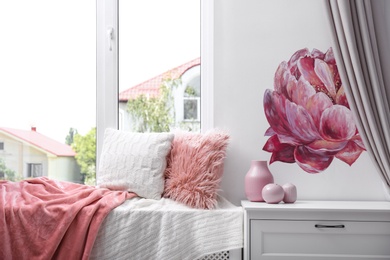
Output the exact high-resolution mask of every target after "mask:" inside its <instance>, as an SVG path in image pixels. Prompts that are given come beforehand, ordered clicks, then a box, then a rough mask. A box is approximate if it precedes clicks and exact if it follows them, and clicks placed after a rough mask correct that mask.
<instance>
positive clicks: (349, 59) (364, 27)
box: [324, 0, 390, 194]
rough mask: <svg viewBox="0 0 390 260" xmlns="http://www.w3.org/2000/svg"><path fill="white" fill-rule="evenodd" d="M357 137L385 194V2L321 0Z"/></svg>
mask: <svg viewBox="0 0 390 260" xmlns="http://www.w3.org/2000/svg"><path fill="white" fill-rule="evenodd" d="M324 3H325V9H326V13H327V16H328V21H329V24H330V29H331V33H332V38H333V39H332V40H333V52H334V55H335V58H336V62H337V67H338V69H339V73H340V77H341V80H342V83H343V86H344V90H345V92H346V95H347V99H348V102H349V105H350V108H351V110H352V112H353V113H354V116H355V120H356V124H357V127H358V130H359V133H360V135H361V137H362V140H363V142H364V145H365V147H366V150H367V152H368V153H369V155H370V157H371V159H372V161H373V163H374V165H375V167H376V169H377V172H378V173H379V175H380V177H381V179H382V181H383V183H384V186H385V188H386V190H387V192H388V194H389V193H390V103H389V101H390V51H389V48H390V19H389V18H387V17H389V16H390V1H388V0H373V1H371V0H324Z"/></svg>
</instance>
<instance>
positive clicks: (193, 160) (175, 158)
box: [163, 129, 230, 209]
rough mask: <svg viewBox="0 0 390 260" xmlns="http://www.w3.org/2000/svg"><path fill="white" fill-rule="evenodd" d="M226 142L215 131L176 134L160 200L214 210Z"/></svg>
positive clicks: (224, 134)
mask: <svg viewBox="0 0 390 260" xmlns="http://www.w3.org/2000/svg"><path fill="white" fill-rule="evenodd" d="M229 139H230V137H229V135H228V134H227V133H225V132H224V131H221V130H216V129H214V130H211V131H209V132H207V133H203V134H202V133H189V132H177V133H175V137H174V139H173V142H172V149H171V151H170V153H169V154H168V156H167V168H166V169H165V188H164V195H163V196H164V197H165V198H170V199H173V200H175V201H178V202H181V203H183V204H186V205H188V206H190V207H193V208H200V209H213V208H215V206H216V204H217V192H218V190H219V188H220V182H221V177H222V173H223V164H224V159H225V156H226V148H227V146H228V143H229Z"/></svg>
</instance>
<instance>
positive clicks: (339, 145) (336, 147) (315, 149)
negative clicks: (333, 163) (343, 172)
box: [306, 140, 348, 156]
mask: <svg viewBox="0 0 390 260" xmlns="http://www.w3.org/2000/svg"><path fill="white" fill-rule="evenodd" d="M347 143H348V141H344V142H330V141H326V140H316V141H314V142H312V143H311V144H309V145H306V148H307V149H308V150H309V151H310V152H312V153H315V154H318V155H326V156H329V155H335V154H337V153H338V152H340V151H341V150H342V149H344V147H345V146H346V145H347Z"/></svg>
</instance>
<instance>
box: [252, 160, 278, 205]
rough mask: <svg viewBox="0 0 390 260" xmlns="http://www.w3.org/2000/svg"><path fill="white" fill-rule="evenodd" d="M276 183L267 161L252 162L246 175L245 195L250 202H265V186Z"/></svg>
mask: <svg viewBox="0 0 390 260" xmlns="http://www.w3.org/2000/svg"><path fill="white" fill-rule="evenodd" d="M273 182H274V177H273V176H272V174H271V172H270V171H269V169H268V165H267V161H255V160H254V161H252V162H251V166H250V168H249V170H248V172H247V174H246V175H245V195H246V197H247V199H248V200H250V201H255V202H262V201H264V199H263V195H262V190H263V188H264V186H265V185H267V184H269V183H273Z"/></svg>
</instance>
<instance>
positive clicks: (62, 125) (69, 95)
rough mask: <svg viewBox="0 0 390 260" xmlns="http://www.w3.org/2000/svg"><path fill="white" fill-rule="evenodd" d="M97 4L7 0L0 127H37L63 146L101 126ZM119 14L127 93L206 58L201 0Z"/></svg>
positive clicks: (157, 3) (144, 2)
mask: <svg viewBox="0 0 390 260" xmlns="http://www.w3.org/2000/svg"><path fill="white" fill-rule="evenodd" d="M95 3H96V1H94V0H83V1H80V0H66V1H65V0H61V1H59V0H56V1H54V0H34V1H31V0H13V1H6V0H0V24H1V25H2V27H1V28H2V30H1V31H2V32H1V36H0V57H1V58H0V97H1V100H0V111H1V112H0V127H11V128H18V129H25V130H29V129H30V127H31V126H36V127H37V131H38V132H40V133H42V134H44V135H46V136H48V137H51V138H53V139H56V140H58V141H60V142H64V141H65V137H66V135H67V134H68V132H69V129H70V128H71V127H72V128H76V129H77V130H78V131H79V133H81V134H85V133H87V132H88V131H89V130H90V129H91V128H92V127H94V126H95V125H96V112H95V111H96V47H95V46H96V33H95V32H96V4H95ZM171 6H172V7H171ZM151 7H153V8H151ZM119 8H120V11H119V16H120V31H119V39H120V42H119V44H120V45H119V53H120V56H119V61H120V63H119V88H120V91H122V90H125V89H127V88H129V87H131V86H134V85H136V84H138V83H141V82H143V81H145V80H148V79H149V78H151V77H153V76H156V75H158V74H161V73H163V72H165V71H167V70H169V69H171V68H174V67H176V66H179V65H181V64H183V63H186V62H188V61H190V60H192V59H194V58H197V57H199V55H200V54H199V53H200V24H199V21H200V19H199V17H200V11H199V9H200V4H199V0H164V1H162V0H137V1H129V0H119ZM164 9H165V10H164ZM157 57H158V58H157Z"/></svg>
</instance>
